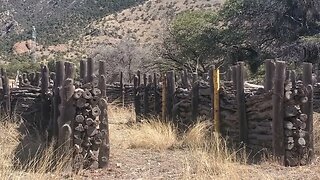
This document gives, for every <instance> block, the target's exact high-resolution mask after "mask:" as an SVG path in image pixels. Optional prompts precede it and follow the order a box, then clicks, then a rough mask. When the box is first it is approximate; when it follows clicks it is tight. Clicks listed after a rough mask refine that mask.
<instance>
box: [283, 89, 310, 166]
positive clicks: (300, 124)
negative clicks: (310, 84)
mask: <svg viewBox="0 0 320 180" xmlns="http://www.w3.org/2000/svg"><path fill="white" fill-rule="evenodd" d="M307 94H308V91H307V89H306V88H305V87H304V86H302V85H301V86H298V88H288V87H286V91H285V110H284V111H285V116H284V117H285V118H284V134H285V148H286V151H285V164H286V166H299V165H306V164H307V162H308V154H309V152H308V148H307V143H308V142H307V140H306V136H307V135H308V132H307V131H306V127H307V123H306V122H307V120H308V116H307V115H306V114H303V113H302V112H301V109H302V105H303V104H304V103H306V102H307V101H308V97H307Z"/></svg>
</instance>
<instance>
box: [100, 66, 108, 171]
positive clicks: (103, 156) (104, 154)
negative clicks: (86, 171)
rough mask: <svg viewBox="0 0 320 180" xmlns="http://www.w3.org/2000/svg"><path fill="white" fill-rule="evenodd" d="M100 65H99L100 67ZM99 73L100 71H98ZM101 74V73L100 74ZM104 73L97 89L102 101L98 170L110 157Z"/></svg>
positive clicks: (106, 163)
mask: <svg viewBox="0 0 320 180" xmlns="http://www.w3.org/2000/svg"><path fill="white" fill-rule="evenodd" d="M101 65H102V64H100V66H101ZM103 65H104V63H103ZM100 72H101V71H100ZM101 73H102V72H101ZM104 74H105V71H104V73H103V74H100V78H99V89H100V90H101V98H102V101H101V102H100V103H99V107H100V110H101V114H100V116H99V121H100V124H99V128H100V131H101V133H102V143H101V145H100V149H99V155H98V162H99V167H100V168H105V167H107V166H108V164H109V157H110V141H109V121H108V114H107V100H106V98H107V94H106V78H105V75H104Z"/></svg>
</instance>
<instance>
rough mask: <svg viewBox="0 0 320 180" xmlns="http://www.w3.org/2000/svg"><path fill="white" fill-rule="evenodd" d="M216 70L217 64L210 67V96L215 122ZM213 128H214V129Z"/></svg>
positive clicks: (212, 116)
mask: <svg viewBox="0 0 320 180" xmlns="http://www.w3.org/2000/svg"><path fill="white" fill-rule="evenodd" d="M214 70H215V66H214V65H213V66H211V68H210V71H209V84H210V96H211V120H212V122H213V124H215V123H214V113H215V110H214V104H215V103H214V101H215V100H214V98H215V96H214V95H215V94H214V80H213V79H214ZM214 128H215V126H214ZM212 130H213V129H212Z"/></svg>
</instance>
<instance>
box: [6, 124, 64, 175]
mask: <svg viewBox="0 0 320 180" xmlns="http://www.w3.org/2000/svg"><path fill="white" fill-rule="evenodd" d="M18 127H19V125H18V124H16V123H12V122H10V121H6V122H3V121H1V122H0V130H1V133H0V177H1V179H5V180H6V179H10V180H11V179H61V178H62V175H63V174H65V173H64V172H66V171H65V170H66V169H65V167H66V165H67V164H68V163H69V162H70V161H69V156H61V154H60V155H59V154H58V153H57V150H55V148H54V147H53V146H52V145H50V146H46V145H45V142H43V141H42V140H41V139H37V138H35V136H31V135H30V134H21V133H20V132H19V131H18Z"/></svg>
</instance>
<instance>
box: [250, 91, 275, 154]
mask: <svg viewBox="0 0 320 180" xmlns="http://www.w3.org/2000/svg"><path fill="white" fill-rule="evenodd" d="M271 97H272V92H264V89H259V90H254V92H251V93H250V94H249V95H248V97H247V98H246V114H247V120H248V143H249V144H248V145H249V146H250V147H251V148H253V149H256V150H261V149H263V148H267V149H269V150H270V149H271V148H272V130H271V124H272V98H271Z"/></svg>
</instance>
